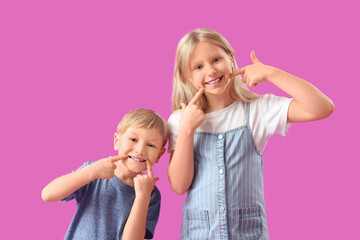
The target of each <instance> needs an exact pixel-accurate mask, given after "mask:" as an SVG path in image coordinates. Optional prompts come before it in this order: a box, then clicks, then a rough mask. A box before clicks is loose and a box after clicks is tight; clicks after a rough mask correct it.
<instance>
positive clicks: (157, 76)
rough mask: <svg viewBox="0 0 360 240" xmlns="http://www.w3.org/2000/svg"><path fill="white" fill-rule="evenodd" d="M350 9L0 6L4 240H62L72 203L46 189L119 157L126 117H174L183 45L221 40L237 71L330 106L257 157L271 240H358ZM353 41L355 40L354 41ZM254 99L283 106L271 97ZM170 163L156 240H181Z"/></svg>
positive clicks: (332, 4) (308, 3)
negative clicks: (207, 37) (198, 32)
mask: <svg viewBox="0 0 360 240" xmlns="http://www.w3.org/2000/svg"><path fill="white" fill-rule="evenodd" d="M357 9H359V6H358V5H357V1H355V0H354V1H347V0H344V1H325V0H321V1H315V0H303V1H297V2H295V1H287V0H284V1H250V2H245V1H209V0H207V1H188V0H182V1H178V2H177V3H175V2H172V1H163V2H161V1H143V2H142V1H131V2H130V1H129V2H126V3H125V1H124V3H120V1H101V2H100V1H99V2H98V1H96V2H95V1H56V2H55V1H45V0H43V1H39V0H33V1H20V0H19V1H16V0H13V1H1V3H0V34H1V36H0V41H1V44H0V80H1V86H0V102H1V103H0V104H1V105H0V106H1V118H0V119H1V120H0V121H1V124H0V128H1V134H0V138H1V156H0V157H1V162H2V171H1V181H0V184H1V192H2V193H1V209H0V210H1V211H0V212H1V214H0V215H1V229H2V230H1V231H0V238H1V239H62V238H63V236H64V234H65V232H66V230H67V227H68V225H69V222H70V220H71V218H72V216H73V213H74V211H75V209H76V204H75V202H69V203H66V204H64V203H52V204H49V203H44V202H43V201H42V200H41V196H40V193H41V190H42V188H43V187H44V186H45V185H46V184H47V183H48V182H49V181H51V180H52V179H53V178H55V177H57V176H60V175H63V174H66V173H68V172H70V171H71V170H73V169H76V168H77V167H79V166H80V165H81V164H82V163H83V162H85V161H89V160H97V159H99V158H102V157H107V156H109V155H113V154H115V151H114V150H113V133H114V132H115V129H116V125H117V123H118V121H119V120H120V119H121V117H122V116H123V114H124V113H126V112H128V111H129V110H132V109H135V108H140V107H145V108H152V109H155V110H156V111H158V112H159V113H160V114H162V115H163V116H164V117H165V118H166V119H167V118H168V117H169V115H170V114H171V102H170V99H171V91H172V89H171V88H172V74H173V68H174V67H173V64H174V57H175V49H176V45H177V42H178V41H179V39H180V38H181V37H182V36H183V35H184V34H185V33H186V32H188V31H190V30H192V29H195V28H198V27H209V28H213V29H215V30H217V31H219V32H220V33H222V34H223V35H224V36H225V37H226V38H227V39H228V40H229V41H230V43H231V44H232V46H233V47H234V49H235V50H236V52H237V53H236V58H237V61H238V64H239V66H244V65H247V64H250V58H249V54H250V51H251V50H255V51H256V55H257V57H258V58H259V60H260V61H262V62H263V63H265V64H269V65H273V66H276V67H279V68H281V69H283V70H285V71H288V72H290V73H292V74H294V75H296V76H299V77H301V78H303V79H306V80H307V81H309V82H311V83H312V84H314V85H315V86H317V87H318V88H319V89H321V90H322V91H323V92H324V93H325V94H326V95H328V96H329V97H330V98H331V99H332V100H333V101H334V102H335V108H336V110H335V111H334V113H333V114H332V116H331V117H330V118H328V119H325V120H322V121H319V122H313V123H302V124H293V125H292V127H291V129H290V131H289V133H288V135H287V137H285V138H284V137H280V136H275V137H273V138H272V140H271V141H270V142H269V144H268V146H267V148H266V150H265V152H264V175H265V197H266V206H267V215H268V225H269V232H270V238H271V239H278V240H282V239H286V240H288V239H293V240H296V239H301V240H303V239H356V238H357V239H359V237H356V236H358V230H357V228H358V227H359V220H358V219H359V214H360V206H359V202H360V196H359V195H360V191H359V183H360V181H359V180H360V177H359V175H360V174H359V173H358V172H359V171H358V169H359V167H360V163H359V160H360V159H359V157H358V153H357V146H356V145H355V144H357V142H358V140H356V139H358V137H357V136H356V134H359V133H360V131H359V124H358V121H359V114H358V113H356V112H357V111H358V110H356V109H358V107H357V106H356V107H355V104H357V102H358V100H355V99H356V96H357V95H358V90H359V86H360V84H359V80H358V78H359V77H358V73H357V71H358V69H359V66H358V65H359V60H358V59H359V54H360V52H359V43H360V38H359V22H360V18H359V17H358V11H357ZM356 29H358V30H356ZM254 91H256V92H259V93H265V92H272V93H275V94H277V95H283V96H286V94H284V93H283V92H281V91H280V90H278V89H276V88H275V87H273V86H271V85H270V84H268V83H265V84H262V85H261V86H259V87H258V88H255V89H254ZM168 160H169V155H168V154H165V155H164V157H162V159H161V161H160V163H159V164H158V165H157V166H156V167H155V168H154V172H155V175H156V176H159V177H160V181H159V182H158V187H159V188H160V190H161V192H162V208H161V214H160V219H159V223H158V225H157V228H156V232H155V239H161V240H162V239H179V233H180V226H181V209H182V203H183V201H184V196H177V195H176V194H175V193H173V192H172V191H171V189H170V186H169V183H168V179H167V173H166V172H167V165H168Z"/></svg>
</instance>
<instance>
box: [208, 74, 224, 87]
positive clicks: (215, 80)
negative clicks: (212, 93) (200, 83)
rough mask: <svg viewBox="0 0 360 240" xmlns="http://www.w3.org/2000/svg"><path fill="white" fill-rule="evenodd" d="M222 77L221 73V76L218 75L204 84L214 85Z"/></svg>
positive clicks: (218, 82)
mask: <svg viewBox="0 0 360 240" xmlns="http://www.w3.org/2000/svg"><path fill="white" fill-rule="evenodd" d="M223 77H224V75H223V76H220V77H218V78H215V79H213V80H210V81H208V82H206V83H205V84H206V85H212V86H216V85H218V84H220V82H221V81H222V79H223Z"/></svg>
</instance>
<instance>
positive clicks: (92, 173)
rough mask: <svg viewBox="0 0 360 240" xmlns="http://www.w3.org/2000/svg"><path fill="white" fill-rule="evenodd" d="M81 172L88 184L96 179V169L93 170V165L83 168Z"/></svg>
mask: <svg viewBox="0 0 360 240" xmlns="http://www.w3.org/2000/svg"><path fill="white" fill-rule="evenodd" d="M81 170H83V171H82V172H83V174H84V175H85V177H86V178H87V179H88V181H89V182H92V181H94V180H96V179H97V174H96V168H95V166H94V164H91V165H89V166H87V167H84V168H83V169H81Z"/></svg>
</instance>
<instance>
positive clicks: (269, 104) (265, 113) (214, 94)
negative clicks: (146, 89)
mask: <svg viewBox="0 0 360 240" xmlns="http://www.w3.org/2000/svg"><path fill="white" fill-rule="evenodd" d="M250 58H251V60H252V62H253V64H251V65H248V66H245V67H243V68H240V69H238V67H237V64H236V60H235V51H234V50H233V48H232V47H231V46H230V44H229V43H228V41H227V40H226V39H225V38H224V37H223V36H221V35H220V34H219V33H217V32H215V31H213V30H210V29H204V28H200V29H196V30H195V31H192V32H190V33H188V34H186V35H185V36H184V37H183V38H182V39H181V40H180V42H179V44H178V48H177V53H176V62H175V76H174V84H173V96H172V104H173V110H174V112H173V114H172V115H171V116H170V118H169V120H168V126H169V131H170V137H169V138H170V139H169V140H170V141H169V151H170V152H171V160H170V164H169V169H168V175H169V180H170V184H171V187H172V189H173V191H174V192H176V193H177V194H184V193H185V192H187V198H186V200H185V202H184V206H183V218H182V226H181V239H268V238H269V235H268V229H267V222H266V213H265V202H264V185H263V173H262V167H263V162H262V161H263V160H262V152H263V150H264V148H265V145H266V143H267V141H268V140H269V138H270V137H271V136H272V135H274V134H281V135H285V134H286V132H287V130H288V129H289V126H290V123H293V122H306V121H314V120H319V119H322V118H326V117H328V116H329V115H330V114H331V113H332V111H333V109H334V104H333V103H332V101H331V100H330V99H329V98H328V97H327V96H325V95H324V94H323V93H322V92H320V91H319V90H318V89H317V88H316V87H314V86H313V85H311V84H310V83H308V82H306V81H304V80H302V79H300V78H298V77H295V76H293V75H290V74H288V73H286V72H284V71H282V70H280V69H277V68H275V67H272V66H268V65H264V64H262V63H261V62H260V61H259V60H258V59H257V58H256V56H255V53H254V52H251V54H250ZM241 75H243V77H241ZM260 82H271V83H272V84H275V85H276V86H277V87H279V88H280V89H282V90H283V91H284V92H286V93H288V94H289V95H290V96H292V98H285V97H277V96H274V95H272V94H264V95H258V94H255V93H253V92H252V91H250V90H249V89H248V88H247V87H248V86H249V87H254V86H256V85H257V84H258V83H260Z"/></svg>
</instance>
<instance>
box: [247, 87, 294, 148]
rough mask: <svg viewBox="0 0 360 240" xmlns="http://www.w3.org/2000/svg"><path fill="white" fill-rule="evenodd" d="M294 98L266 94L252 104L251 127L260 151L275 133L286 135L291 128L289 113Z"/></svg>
mask: <svg viewBox="0 0 360 240" xmlns="http://www.w3.org/2000/svg"><path fill="white" fill-rule="evenodd" d="M291 101H292V98H286V97H278V96H275V95H273V94H265V95H263V96H262V97H260V98H259V99H258V100H257V101H254V102H252V103H251V105H250V127H251V129H252V133H253V136H254V142H255V145H256V147H257V149H258V151H259V152H260V153H262V152H263V151H264V149H265V146H266V144H267V142H268V140H269V139H270V137H272V136H273V135H274V134H280V135H282V136H285V135H286V133H287V131H288V130H289V127H290V123H287V114H288V109H289V105H290V102H291Z"/></svg>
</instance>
